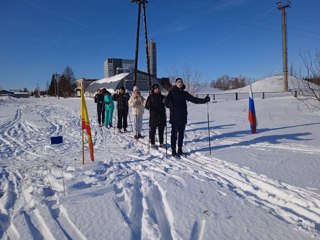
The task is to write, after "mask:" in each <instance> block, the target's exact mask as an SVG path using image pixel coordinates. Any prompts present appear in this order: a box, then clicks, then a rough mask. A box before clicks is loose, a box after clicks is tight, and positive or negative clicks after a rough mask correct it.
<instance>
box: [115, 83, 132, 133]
mask: <svg viewBox="0 0 320 240" xmlns="http://www.w3.org/2000/svg"><path fill="white" fill-rule="evenodd" d="M112 99H113V101H116V102H117V111H118V124H117V128H118V131H119V132H121V129H122V128H123V131H124V132H127V127H128V121H127V117H128V111H129V105H128V101H129V99H130V95H129V93H126V89H125V87H124V86H121V87H120V89H118V90H117V91H116V93H115V94H113V96H112Z"/></svg>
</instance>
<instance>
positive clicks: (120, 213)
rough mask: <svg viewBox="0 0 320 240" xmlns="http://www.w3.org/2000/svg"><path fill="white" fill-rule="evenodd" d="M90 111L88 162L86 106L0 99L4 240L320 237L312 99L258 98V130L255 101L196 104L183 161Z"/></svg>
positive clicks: (318, 152) (0, 225)
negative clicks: (252, 122)
mask: <svg viewBox="0 0 320 240" xmlns="http://www.w3.org/2000/svg"><path fill="white" fill-rule="evenodd" d="M268 81H269V80H268ZM270 81H271V80H270ZM274 81H276V80H274ZM271 82H272V81H271ZM256 84H257V85H256ZM255 85H256V86H255ZM258 85H261V86H263V89H259V86H258ZM252 86H253V90H254V91H268V84H267V82H260V81H259V82H256V83H254V84H253V85H252ZM273 87H274V86H270V89H272V88H273ZM270 91H273V89H272V90H270ZM279 91H282V86H281V88H280V89H279ZM87 107H88V111H89V116H90V119H91V129H92V135H93V141H94V149H95V162H90V160H89V152H88V148H87V144H86V143H85V164H84V165H82V164H81V161H82V154H81V127H80V99H78V98H71V99H70V98H69V99H62V98H60V99H56V98H28V99H15V98H10V97H2V98H0V143H1V152H0V179H1V181H0V238H1V239H320V189H319V186H320V177H319V169H320V162H319V156H320V148H319V142H320V127H319V125H320V121H319V115H320V112H319V111H316V110H314V111H310V108H308V106H307V105H305V103H304V102H301V101H299V100H297V99H296V98H294V97H293V96H286V97H274V98H266V99H261V98H256V99H255V107H256V113H257V118H258V131H257V133H256V134H251V133H250V129H249V128H250V127H249V122H248V118H247V115H248V99H243V100H239V101H235V100H219V101H214V102H211V103H209V104H208V105H207V104H203V105H195V104H192V103H190V104H188V111H189V115H188V118H189V119H188V124H187V127H186V134H185V145H184V150H185V151H187V152H190V155H188V156H187V157H182V159H180V160H177V159H175V158H172V157H170V151H169V150H168V156H167V157H166V151H165V149H159V150H153V149H150V148H149V147H148V139H147V137H146V138H145V139H143V140H139V141H136V140H134V139H133V133H132V132H129V133H126V134H119V133H117V131H116V129H107V128H99V127H98V124H97V121H96V106H95V104H94V102H93V99H90V98H87ZM207 109H209V119H210V123H209V124H210V136H211V138H210V139H211V141H210V145H209V141H208V140H209V138H208V129H207V127H208V123H207V117H208V114H207ZM148 114H149V113H148V111H145V115H144V122H143V134H144V135H148ZM114 115H116V114H114ZM130 119H131V117H130V118H129V123H130ZM129 129H131V125H130V127H129ZM52 136H63V140H64V143H63V144H58V145H50V137H52ZM167 137H168V139H170V126H169V128H168V136H167ZM210 149H211V155H210Z"/></svg>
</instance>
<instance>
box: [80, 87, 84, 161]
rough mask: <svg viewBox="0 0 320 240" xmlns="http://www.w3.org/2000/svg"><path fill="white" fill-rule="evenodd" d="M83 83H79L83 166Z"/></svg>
mask: <svg viewBox="0 0 320 240" xmlns="http://www.w3.org/2000/svg"><path fill="white" fill-rule="evenodd" d="M82 98H83V82H82V81H81V122H80V123H81V135H82V164H83V165H84V135H83V127H82V120H83V116H82V112H83V101H82Z"/></svg>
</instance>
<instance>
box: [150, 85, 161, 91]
mask: <svg viewBox="0 0 320 240" xmlns="http://www.w3.org/2000/svg"><path fill="white" fill-rule="evenodd" d="M156 88H160V86H159V84H153V85H152V90H154V89H156Z"/></svg>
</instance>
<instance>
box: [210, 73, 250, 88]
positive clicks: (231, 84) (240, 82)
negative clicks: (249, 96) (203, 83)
mask: <svg viewBox="0 0 320 240" xmlns="http://www.w3.org/2000/svg"><path fill="white" fill-rule="evenodd" d="M250 81H251V80H250V79H249V78H247V77H244V76H238V77H230V76H228V75H223V76H221V77H219V78H218V79H217V80H213V81H211V83H210V87H212V88H217V89H220V90H223V91H226V90H232V89H237V88H242V87H245V86H247V85H248V84H249V83H250Z"/></svg>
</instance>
